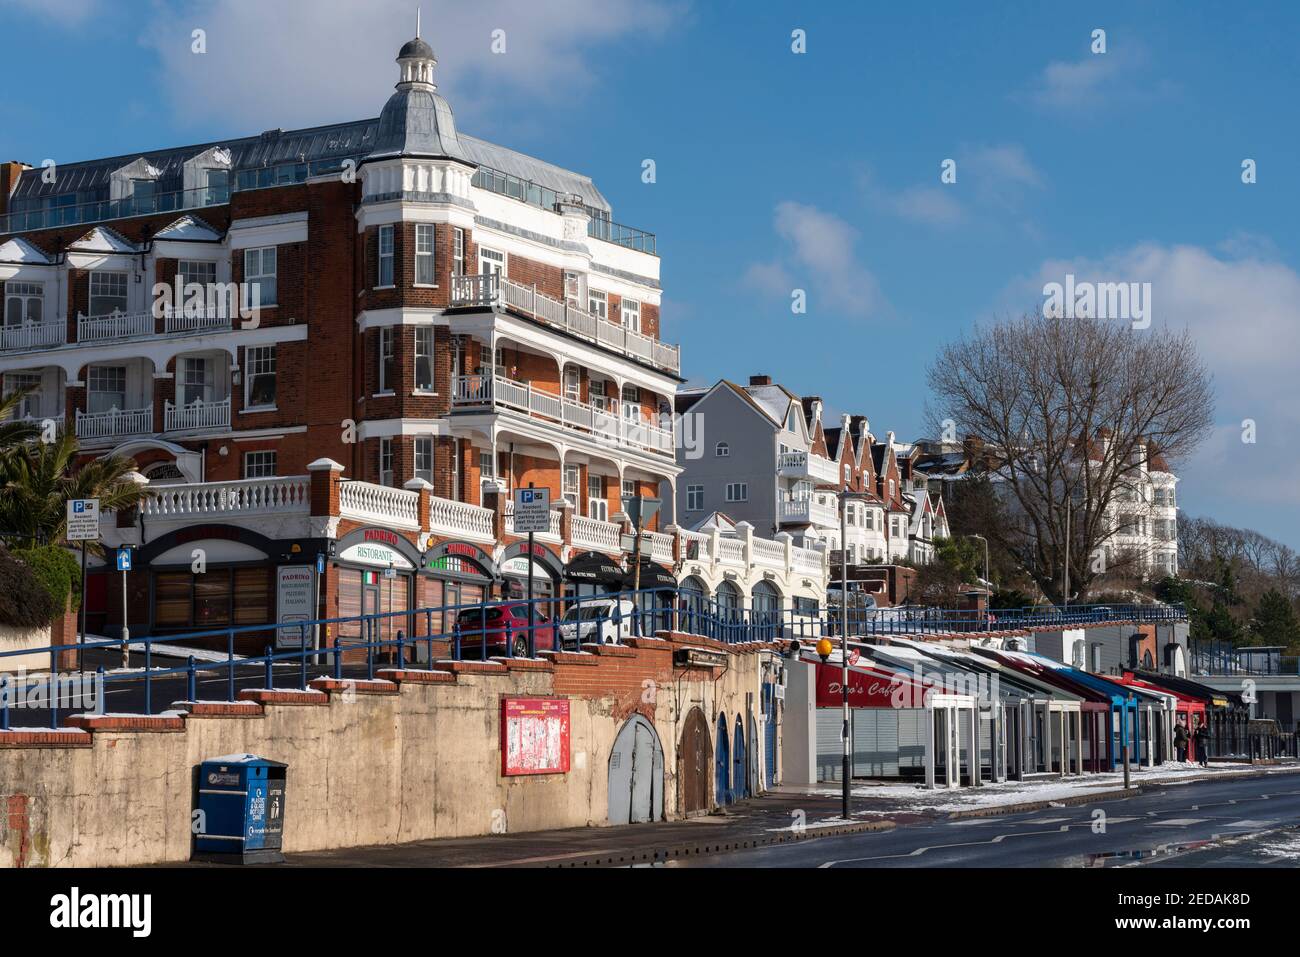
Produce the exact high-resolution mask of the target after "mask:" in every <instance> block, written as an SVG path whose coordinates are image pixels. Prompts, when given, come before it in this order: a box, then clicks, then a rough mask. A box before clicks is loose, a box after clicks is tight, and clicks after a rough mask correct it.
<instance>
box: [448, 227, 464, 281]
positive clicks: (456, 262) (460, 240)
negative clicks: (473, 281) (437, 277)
mask: <svg viewBox="0 0 1300 957" xmlns="http://www.w3.org/2000/svg"><path fill="white" fill-rule="evenodd" d="M451 274H452V275H453V276H463V275H465V230H463V229H461V228H460V227H459V226H457V227H456V228H455V229H454V230H452V233H451Z"/></svg>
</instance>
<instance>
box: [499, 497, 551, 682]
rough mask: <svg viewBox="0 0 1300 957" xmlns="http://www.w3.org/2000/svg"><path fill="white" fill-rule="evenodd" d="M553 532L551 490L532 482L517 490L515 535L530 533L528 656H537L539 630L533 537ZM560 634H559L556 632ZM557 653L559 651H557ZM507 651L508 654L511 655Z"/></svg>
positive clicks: (509, 650) (507, 650) (509, 651)
mask: <svg viewBox="0 0 1300 957" xmlns="http://www.w3.org/2000/svg"><path fill="white" fill-rule="evenodd" d="M550 530H551V490H550V489H548V488H535V487H534V486H533V483H532V482H529V483H528V488H517V489H515V534H516V535H519V534H521V533H524V532H527V533H528V654H529V657H534V656H536V654H537V639H536V634H537V629H536V627H535V626H534V625H533V617H534V612H533V566H534V564H535V562H534V561H533V554H534V552H533V536H534V535H535V534H536V533H538V532H549V531H550ZM556 634H559V632H556ZM556 650H557V651H558V650H559V649H556ZM511 653H512V652H511V649H509V648H507V649H506V654H507V655H509V654H511Z"/></svg>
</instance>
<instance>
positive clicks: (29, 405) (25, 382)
mask: <svg viewBox="0 0 1300 957" xmlns="http://www.w3.org/2000/svg"><path fill="white" fill-rule="evenodd" d="M4 383H5V384H4V394H5V397H6V398H8V397H9V396H11V395H13V394H14V393H16V392H24V391H26V392H27V395H25V396H23V398H22V399H21V400H20V401H19V403H18V407H17V408H16V409H14V416H15V418H19V419H35V418H39V417H40V414H41V374H40V373H39V372H6V373H5V376H4Z"/></svg>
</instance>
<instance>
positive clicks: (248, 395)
mask: <svg viewBox="0 0 1300 957" xmlns="http://www.w3.org/2000/svg"><path fill="white" fill-rule="evenodd" d="M244 390H245V391H244V408H245V410H248V409H269V408H274V406H275V346H249V347H248V348H246V349H245V350H244Z"/></svg>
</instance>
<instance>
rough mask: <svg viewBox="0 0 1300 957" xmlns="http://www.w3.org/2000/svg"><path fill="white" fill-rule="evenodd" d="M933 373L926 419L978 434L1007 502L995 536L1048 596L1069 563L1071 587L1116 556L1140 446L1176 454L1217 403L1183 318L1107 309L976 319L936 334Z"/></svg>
mask: <svg viewBox="0 0 1300 957" xmlns="http://www.w3.org/2000/svg"><path fill="white" fill-rule="evenodd" d="M929 376H930V384H931V388H932V390H933V396H932V399H931V402H930V416H931V418H932V420H933V421H932V423H931V425H932V427H933V428H935V429H937V430H941V431H948V432H952V431H953V430H955V431H956V432H958V433H959V434H964V435H967V436H970V437H973V438H975V439H977V440H979V441H980V442H982V443H983V448H984V450H985V453H986V455H987V462H988V466H989V469H990V471H991V474H992V475H993V477H994V479H995V481H996V482H997V483H998V484H999V485H1000V487H1001V489H1002V494H1003V495H1004V496H1006V497H1007V498H1008V501H1009V504H1010V505H1011V506H1012V507H1011V508H1009V510H1008V514H1009V520H1008V522H1007V523H1006V525H1005V527H1004V528H1003V529H1002V530H1001V531H1000V532H999V533H998V535H999V539H1000V540H1001V544H1002V545H1003V546H1004V547H1006V548H1007V550H1008V551H1010V552H1011V553H1012V554H1013V555H1015V556H1016V557H1017V559H1018V560H1019V561H1020V562H1021V564H1022V565H1023V566H1024V568H1025V570H1026V572H1027V573H1028V574H1029V575H1030V576H1031V577H1032V578H1033V579H1034V581H1035V583H1036V584H1037V585H1038V586H1039V587H1040V588H1041V589H1042V590H1043V592H1044V594H1046V595H1047V596H1048V597H1049V598H1051V599H1052V600H1054V601H1060V600H1061V599H1062V598H1063V597H1065V596H1064V595H1063V578H1064V575H1063V572H1064V569H1065V568H1066V566H1067V564H1068V567H1069V572H1070V592H1071V596H1070V597H1073V595H1075V594H1078V593H1083V592H1086V590H1087V588H1088V586H1089V585H1090V584H1091V583H1092V581H1093V580H1094V579H1095V578H1096V577H1097V576H1098V575H1100V574H1102V573H1103V572H1106V571H1114V570H1115V568H1114V565H1112V564H1103V562H1107V563H1108V560H1109V558H1111V557H1115V556H1116V555H1117V554H1119V551H1118V550H1117V549H1115V548H1114V547H1113V545H1114V543H1115V536H1116V535H1117V534H1122V533H1123V532H1124V531H1125V530H1126V529H1127V528H1128V527H1131V525H1132V523H1134V522H1136V521H1137V520H1138V519H1137V517H1136V516H1137V514H1138V513H1139V511H1140V509H1139V508H1138V507H1137V506H1136V503H1134V505H1133V506H1132V507H1126V502H1127V500H1128V499H1129V497H1130V496H1131V495H1132V494H1133V491H1134V489H1135V488H1136V485H1135V482H1134V476H1135V474H1136V472H1137V470H1139V469H1141V467H1142V466H1143V463H1144V462H1145V461H1146V458H1147V455H1148V452H1149V450H1150V449H1151V448H1155V449H1158V450H1159V452H1160V454H1161V455H1163V456H1164V457H1165V458H1166V459H1167V460H1171V461H1178V460H1181V459H1183V458H1185V457H1186V455H1187V454H1188V453H1189V452H1190V451H1191V450H1192V449H1193V448H1194V447H1195V446H1196V444H1197V443H1198V442H1199V441H1200V440H1201V438H1202V437H1203V436H1204V435H1205V433H1206V432H1207V430H1208V428H1209V426H1210V424H1211V422H1212V420H1213V414H1214V393H1213V388H1212V384H1211V378H1210V374H1209V372H1208V371H1207V369H1206V367H1205V364H1204V363H1203V362H1202V360H1201V358H1200V357H1199V356H1198V354H1197V351H1196V347H1195V345H1194V344H1193V342H1192V340H1191V337H1190V336H1189V335H1188V334H1187V333H1186V332H1182V333H1175V332H1170V331H1167V330H1161V329H1158V328H1156V327H1152V328H1149V329H1145V330H1135V329H1133V328H1132V327H1131V325H1129V324H1127V323H1119V322H1113V321H1108V320H1100V319H1087V318H1074V319H1066V318H1062V317H1053V316H1044V315H1042V314H1041V313H1036V314H1031V315H1026V316H1023V317H1021V318H1019V319H1007V320H1002V321H998V322H995V323H993V324H990V325H987V326H980V327H977V328H976V329H975V330H974V331H973V332H972V333H971V334H970V335H969V336H966V337H963V338H962V339H960V340H958V341H956V342H953V343H950V344H949V345H947V346H945V347H944V348H943V349H942V350H941V351H940V353H939V355H938V357H937V358H936V360H935V361H934V363H933V364H932V365H931V367H930V370H929ZM945 426H946V428H945ZM1067 522H1068V525H1069V534H1068V538H1067V533H1066V527H1067ZM1103 549H1105V551H1103Z"/></svg>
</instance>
